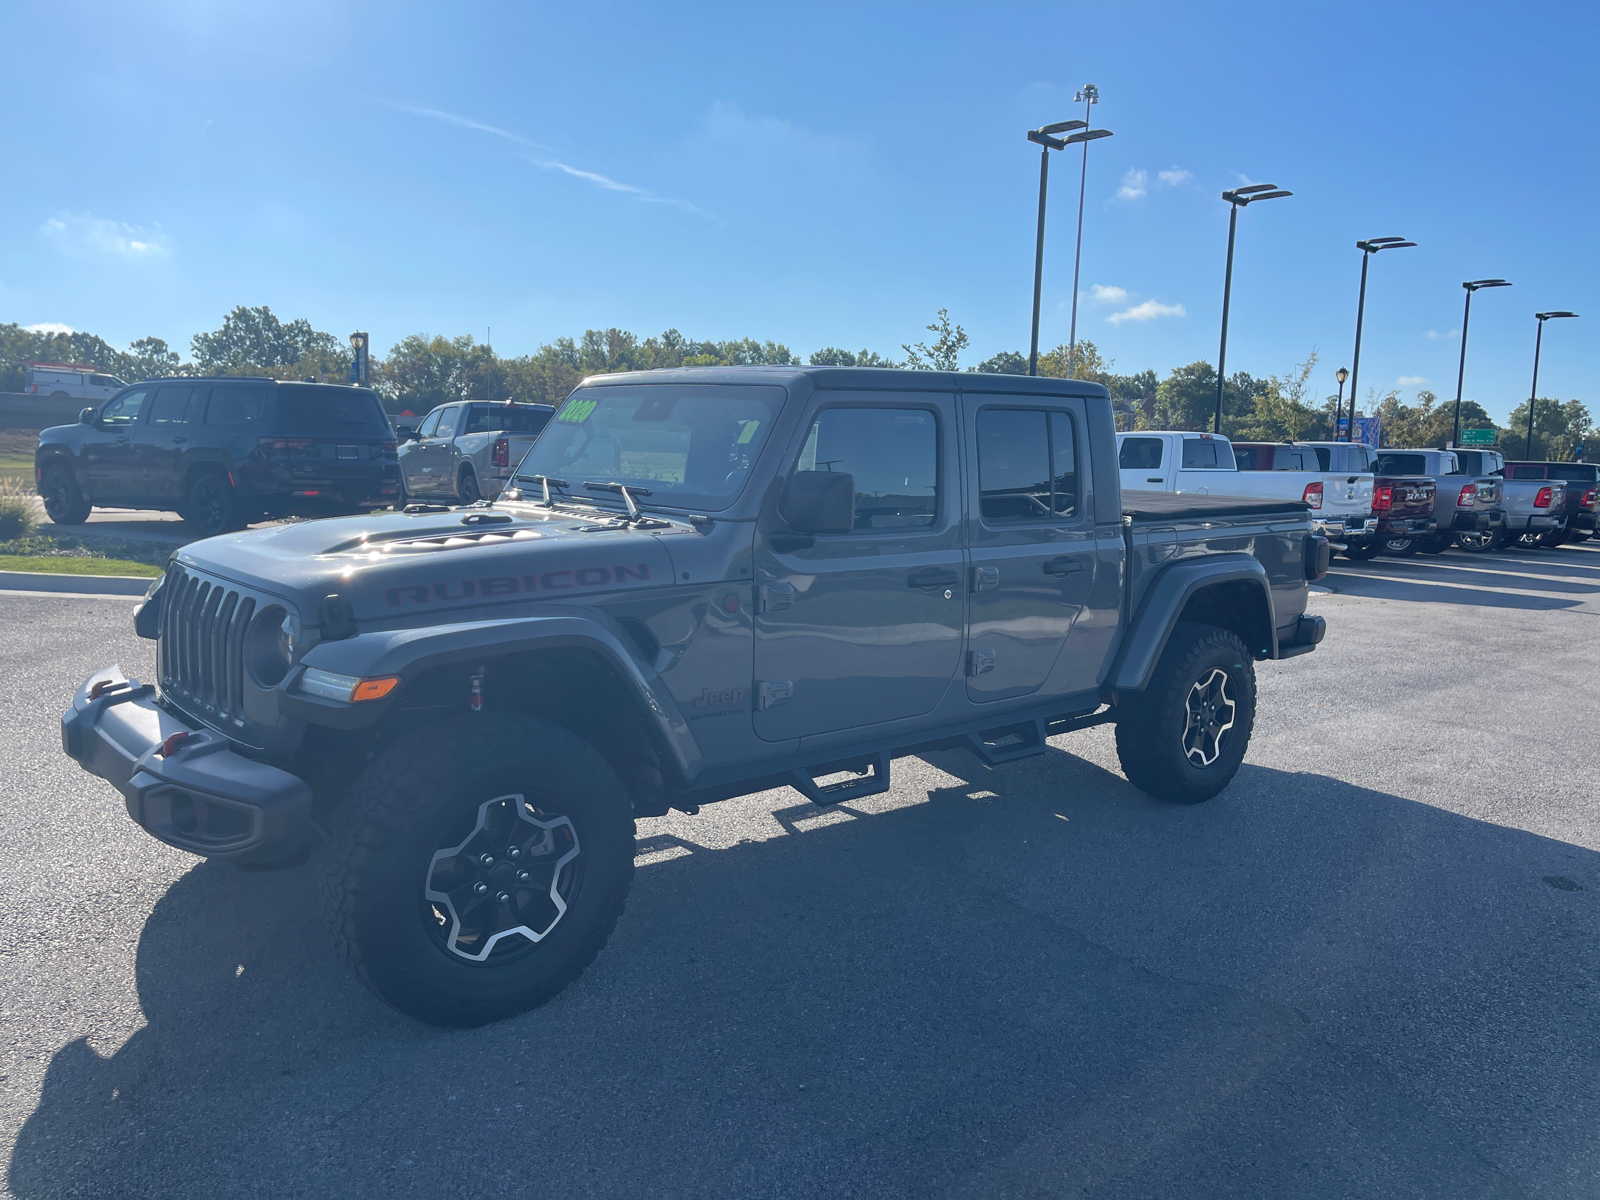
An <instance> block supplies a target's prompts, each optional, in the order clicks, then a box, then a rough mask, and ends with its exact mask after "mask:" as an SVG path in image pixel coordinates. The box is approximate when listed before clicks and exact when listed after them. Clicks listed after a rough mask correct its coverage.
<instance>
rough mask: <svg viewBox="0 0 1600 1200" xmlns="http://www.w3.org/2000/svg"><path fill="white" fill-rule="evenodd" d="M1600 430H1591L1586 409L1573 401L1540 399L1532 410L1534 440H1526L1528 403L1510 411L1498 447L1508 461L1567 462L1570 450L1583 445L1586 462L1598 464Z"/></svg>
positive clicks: (1592, 425)
mask: <svg viewBox="0 0 1600 1200" xmlns="http://www.w3.org/2000/svg"><path fill="white" fill-rule="evenodd" d="M1597 439H1600V431H1597V430H1596V429H1595V428H1594V424H1593V422H1592V421H1591V420H1590V418H1589V410H1588V408H1586V407H1585V406H1584V405H1583V404H1580V403H1579V402H1578V401H1576V400H1568V401H1566V402H1565V403H1563V402H1562V401H1560V400H1552V399H1548V398H1541V399H1540V400H1539V401H1538V403H1537V404H1536V405H1535V406H1534V410H1533V440H1532V442H1531V443H1530V442H1529V440H1528V402H1527V401H1526V400H1524V401H1523V402H1522V403H1521V404H1519V405H1517V406H1516V407H1515V408H1514V409H1512V410H1511V416H1510V418H1508V420H1507V424H1506V428H1505V429H1503V430H1501V432H1500V448H1501V449H1502V450H1503V451H1504V452H1505V456H1506V457H1507V458H1521V459H1532V460H1534V461H1536V462H1537V461H1548V462H1568V461H1570V460H1571V459H1572V458H1574V457H1575V456H1574V454H1573V450H1574V449H1575V448H1576V447H1577V444H1578V443H1579V442H1582V443H1583V450H1584V453H1583V459H1584V461H1585V462H1600V444H1597Z"/></svg>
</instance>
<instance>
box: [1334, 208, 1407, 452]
mask: <svg viewBox="0 0 1600 1200" xmlns="http://www.w3.org/2000/svg"><path fill="white" fill-rule="evenodd" d="M1415 245H1416V243H1415V242H1408V241H1406V240H1405V239H1404V238H1397V237H1384V238H1368V239H1367V240H1366V241H1364V242H1357V243H1356V249H1357V250H1359V251H1361V294H1360V297H1359V298H1358V299H1357V300H1356V355H1355V358H1353V359H1352V360H1351V362H1350V436H1349V437H1347V438H1346V439H1345V440H1346V441H1354V440H1355V428H1356V397H1357V396H1358V395H1360V393H1359V392H1358V391H1357V390H1356V388H1357V385H1358V383H1359V381H1360V379H1361V320H1362V318H1363V317H1364V316H1365V315H1366V311H1367V264H1368V263H1369V262H1371V261H1372V256H1373V255H1374V254H1376V253H1377V252H1378V251H1379V250H1399V249H1401V248H1402V247H1405V246H1415ZM1334 440H1335V441H1337V440H1338V438H1337V437H1335V438H1334Z"/></svg>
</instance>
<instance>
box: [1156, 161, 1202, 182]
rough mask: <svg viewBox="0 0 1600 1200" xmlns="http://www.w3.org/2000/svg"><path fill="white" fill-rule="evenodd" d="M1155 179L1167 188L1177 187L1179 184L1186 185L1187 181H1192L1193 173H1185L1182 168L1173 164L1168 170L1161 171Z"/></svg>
mask: <svg viewBox="0 0 1600 1200" xmlns="http://www.w3.org/2000/svg"><path fill="white" fill-rule="evenodd" d="M1156 177H1157V178H1158V179H1160V180H1161V182H1162V183H1164V184H1166V185H1167V186H1168V187H1177V186H1178V185H1179V184H1180V183H1187V182H1188V181H1189V180H1191V179H1193V178H1194V172H1193V171H1185V170H1184V169H1183V168H1182V167H1180V166H1178V165H1177V164H1176V163H1174V164H1173V165H1172V168H1171V169H1170V170H1166V171H1162V172H1160V173H1159V174H1158V175H1157V176H1156Z"/></svg>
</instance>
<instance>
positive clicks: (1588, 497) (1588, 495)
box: [1583, 488, 1600, 508]
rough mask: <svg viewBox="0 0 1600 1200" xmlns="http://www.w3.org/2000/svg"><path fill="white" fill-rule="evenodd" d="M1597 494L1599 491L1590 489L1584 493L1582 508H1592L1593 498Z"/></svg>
mask: <svg viewBox="0 0 1600 1200" xmlns="http://www.w3.org/2000/svg"><path fill="white" fill-rule="evenodd" d="M1597 493H1600V489H1596V488H1590V489H1589V490H1588V491H1587V492H1585V493H1584V494H1583V506H1584V507H1585V508H1593V507H1594V498H1595V496H1596V494H1597Z"/></svg>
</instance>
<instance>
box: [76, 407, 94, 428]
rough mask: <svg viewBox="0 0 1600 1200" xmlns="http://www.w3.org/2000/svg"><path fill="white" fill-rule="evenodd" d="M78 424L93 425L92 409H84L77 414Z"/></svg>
mask: <svg viewBox="0 0 1600 1200" xmlns="http://www.w3.org/2000/svg"><path fill="white" fill-rule="evenodd" d="M78 424H79V425H93V424H94V409H92V408H86V409H84V410H83V411H82V412H81V413H79V414H78Z"/></svg>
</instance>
